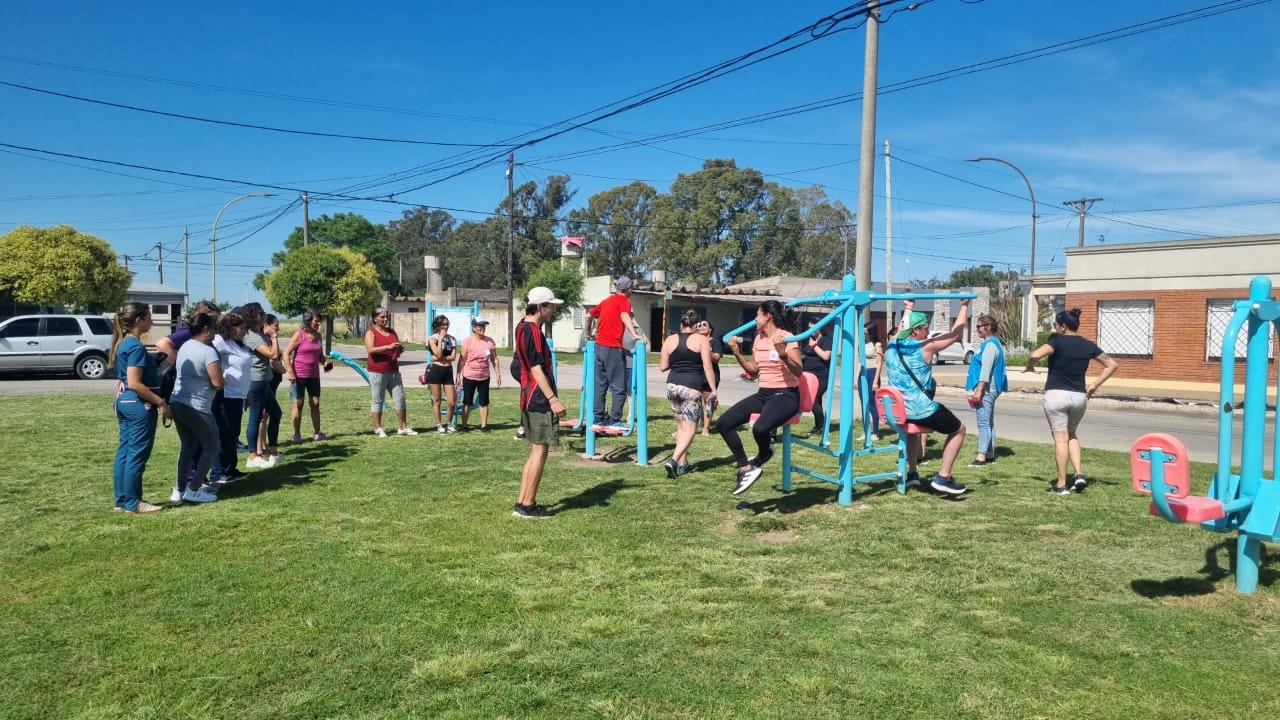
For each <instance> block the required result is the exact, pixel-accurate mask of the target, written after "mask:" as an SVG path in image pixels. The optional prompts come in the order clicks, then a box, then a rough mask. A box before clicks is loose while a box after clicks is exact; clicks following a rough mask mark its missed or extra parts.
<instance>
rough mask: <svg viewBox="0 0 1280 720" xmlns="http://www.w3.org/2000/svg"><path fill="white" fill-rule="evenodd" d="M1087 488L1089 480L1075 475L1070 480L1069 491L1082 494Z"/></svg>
mask: <svg viewBox="0 0 1280 720" xmlns="http://www.w3.org/2000/svg"><path fill="white" fill-rule="evenodd" d="M1087 487H1089V478H1087V477H1085V476H1083V475H1076V476H1075V477H1073V478H1071V489H1073V490H1075V491H1076V492H1084V489H1085V488H1087Z"/></svg>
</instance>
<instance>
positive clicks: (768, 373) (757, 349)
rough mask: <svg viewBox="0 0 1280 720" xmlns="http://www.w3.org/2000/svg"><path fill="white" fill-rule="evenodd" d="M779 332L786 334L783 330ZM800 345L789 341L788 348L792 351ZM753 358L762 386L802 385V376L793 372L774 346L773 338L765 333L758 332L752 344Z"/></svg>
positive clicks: (772, 387) (792, 386)
mask: <svg viewBox="0 0 1280 720" xmlns="http://www.w3.org/2000/svg"><path fill="white" fill-rule="evenodd" d="M777 332H779V333H782V335H783V336H784V337H785V336H786V333H784V332H782V331H781V330H779V331H777ZM799 347H800V346H799V345H797V344H796V343H787V345H786V350H787V351H788V352H790V351H791V350H793V349H798V348H799ZM751 358H752V359H753V360H755V361H756V367H757V368H758V369H759V370H760V387H761V388H766V389H774V390H777V389H780V388H794V387H800V378H798V377H796V376H795V375H792V374H791V369H790V368H788V367H787V364H786V362H784V361H783V358H782V356H781V355H779V354H778V349H777V348H776V347H774V346H773V339H772V338H770V337H768V336H767V335H765V334H764V333H758V334H756V341H755V342H754V343H753V344H752V345H751Z"/></svg>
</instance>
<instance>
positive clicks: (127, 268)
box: [123, 255, 129, 272]
mask: <svg viewBox="0 0 1280 720" xmlns="http://www.w3.org/2000/svg"><path fill="white" fill-rule="evenodd" d="M123 257H124V271H125V272H129V256H128V255H124V256H123Z"/></svg>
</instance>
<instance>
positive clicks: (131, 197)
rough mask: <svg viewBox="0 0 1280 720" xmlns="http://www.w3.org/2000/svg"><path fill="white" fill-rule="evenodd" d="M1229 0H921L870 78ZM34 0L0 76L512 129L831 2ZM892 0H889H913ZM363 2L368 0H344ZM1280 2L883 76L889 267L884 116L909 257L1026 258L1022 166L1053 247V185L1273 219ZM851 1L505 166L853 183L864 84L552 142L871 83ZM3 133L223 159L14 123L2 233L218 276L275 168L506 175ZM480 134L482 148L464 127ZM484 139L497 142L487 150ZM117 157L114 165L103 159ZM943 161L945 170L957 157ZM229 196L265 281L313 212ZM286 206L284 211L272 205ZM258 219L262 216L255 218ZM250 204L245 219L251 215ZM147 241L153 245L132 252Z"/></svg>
mask: <svg viewBox="0 0 1280 720" xmlns="http://www.w3.org/2000/svg"><path fill="white" fill-rule="evenodd" d="M1214 4H1220V5H1221V6H1222V7H1223V8H1224V9H1225V8H1227V7H1232V6H1233V5H1236V4H1239V5H1243V4H1246V3H1221V2H1217V3H1215V2H1214V0H1126V1H1125V2H1115V0H1078V1H1077V2H1071V3H1068V2H1062V1H1061V0H985V1H983V2H966V1H964V0H932V1H929V2H924V3H919V7H918V8H917V9H915V10H910V11H908V10H905V9H904V10H903V11H901V12H897V13H896V14H894V15H893V16H892V17H891V19H890V20H889V22H888V23H886V24H885V25H884V26H883V27H882V28H881V40H880V49H881V55H880V84H881V86H882V87H884V86H887V85H889V84H892V83H898V82H902V81H908V80H912V79H915V78H921V77H925V76H929V75H931V74H933V73H938V72H941V71H945V70H951V69H954V68H961V67H966V66H970V65H973V64H976V63H983V62H986V61H990V60H994V59H997V58H1002V57H1006V56H1010V55H1014V54H1016V53H1023V52H1025V51H1029V50H1034V49H1037V48H1042V47H1046V46H1050V45H1054V44H1055V43H1060V42H1064V41H1069V40H1074V39H1077V38H1083V37H1086V36H1091V35H1095V34H1097V33H1102V32H1105V31H1110V30H1114V29H1117V28H1123V27H1126V26H1131V25H1135V24H1137V23H1142V22H1146V21H1150V20H1154V19H1157V18H1162V17H1165V16H1170V15H1175V14H1177V13H1181V12H1185V11H1190V10H1194V9H1197V8H1201V7H1206V6H1209V5H1214ZM430 5H433V4H429V3H389V4H383V5H379V4H371V5H369V6H362V5H360V6H353V5H351V4H349V3H341V4H339V3H334V2H325V1H323V0H320V1H317V2H311V3H305V4H303V3H223V4H219V5H218V6H213V5H201V6H189V5H186V4H181V3H180V4H173V3H153V2H137V3H127V4H123V5H122V4H117V3H87V2H44V3H34V2H24V1H22V0H13V1H11V2H7V3H4V4H3V6H0V39H2V40H3V43H2V44H0V48H2V49H0V82H7V83H16V84H21V85H27V86H30V87H35V88H40V89H42V90H48V91H54V92H59V93H64V94H71V95H77V96H81V97H85V98H91V99H95V100H102V101H107V102H112V103H118V104H126V105H134V106H138V107H144V108H149V109H154V110H162V111H165V112H169V113H176V114H183V115H193V116H200V117H206V118H212V119H218V120H227V121H234V122H241V123H250V124H260V125H270V126H277V127H284V128H292V129H298V130H307V131H314V132H325V133H339V134H353V135H362V136H370V137H385V138H395V139H410V140H420V141H435V142H451V143H472V144H500V143H502V142H503V141H505V140H506V139H507V138H509V137H511V136H513V135H518V134H520V133H525V132H528V131H531V130H533V129H535V128H537V127H540V126H543V125H547V124H551V123H555V122H558V121H561V120H564V119H566V118H570V117H572V116H575V115H578V114H579V113H584V112H587V111H590V110H592V109H594V108H597V107H600V106H604V105H606V104H608V103H611V102H613V101H616V100H619V99H621V98H623V97H626V96H629V95H632V94H633V93H637V92H640V91H644V90H646V89H649V88H651V87H654V86H657V85H660V84H662V83H665V82H667V81H670V80H673V79H675V78H678V77H681V76H683V75H685V74H687V73H689V72H692V71H695V70H699V69H701V68H704V67H707V66H710V65H713V64H715V63H719V62H721V61H724V60H727V59H729V58H732V57H735V56H737V55H740V54H742V53H744V52H747V51H750V50H754V49H756V48H758V47H761V46H764V45H767V44H769V43H771V42H773V41H774V40H777V39H779V38H781V37H783V36H785V35H787V34H788V33H790V32H791V31H793V30H797V29H800V28H803V27H805V26H807V25H809V24H810V23H813V22H814V21H816V20H818V19H819V18H821V17H823V16H825V15H827V14H829V13H832V12H835V11H837V10H839V9H841V8H842V7H844V5H842V4H839V3H820V2H798V3H776V2H758V1H756V0H737V1H736V2H728V1H727V0H704V1H702V2H692V3H691V2H670V1H669V0H653V1H651V2H649V3H646V4H643V5H641V4H634V5H622V4H615V3H586V2H583V3H571V2H555V1H548V2H542V3H447V4H444V3H442V4H439V5H440V6H441V7H430ZM905 7H906V5H905V3H904V4H901V5H898V6H895V8H894V9H896V8H905ZM353 8H356V9H355V10H354V11H353ZM1277 30H1280V7H1278V6H1277V4H1276V3H1273V2H1264V3H1261V4H1258V5H1256V6H1253V7H1245V8H1243V9H1239V10H1237V11H1234V12H1227V13H1224V14H1220V15H1217V16H1215V17H1209V18H1207V19H1202V20H1197V21H1194V22H1188V23H1185V24H1181V25H1177V26H1175V27H1169V28H1165V29H1157V30H1153V31H1150V32H1144V33H1141V34H1136V35H1133V36H1131V37H1127V38H1123V39H1118V40H1115V41H1112V42H1102V43H1098V44H1095V45H1092V46H1088V47H1083V48H1079V49H1074V50H1070V51H1067V52H1063V53H1060V54H1056V55H1052V56H1049V57H1044V58H1040V59H1035V60H1031V61H1028V62H1024V63H1020V64H1013V65H1009V66H1006V67H1001V68H997V69H992V70H989V71H985V72H978V73H973V74H968V75H964V76H960V77H955V78H950V79H945V80H943V81H941V82H936V83H933V84H926V85H921V86H918V87H913V88H908V89H905V90H902V91H900V92H895V93H890V94H884V95H882V96H881V97H880V100H879V120H878V129H877V136H878V138H879V140H878V141H877V155H878V157H877V160H876V186H877V189H876V194H877V199H876V204H875V217H874V246H875V248H876V250H875V253H874V258H873V260H872V262H873V268H874V269H873V277H874V278H875V279H876V280H880V279H883V277H884V255H883V247H884V243H885V231H886V223H885V207H886V201H885V199H884V197H883V195H884V182H885V173H884V160H883V157H882V156H880V153H882V152H883V143H884V140H886V139H887V140H890V141H891V142H892V145H893V153H892V154H893V158H894V163H893V169H892V195H893V227H892V232H893V248H894V278H895V280H903V279H906V278H907V277H911V278H917V279H918V278H928V277H931V276H935V275H937V276H943V277H945V276H946V275H947V274H949V273H950V272H951V271H952V270H954V269H958V268H961V267H965V266H969V265H973V264H976V263H980V262H990V263H993V264H996V265H998V266H1001V267H1003V266H1010V267H1013V268H1015V269H1016V268H1022V269H1025V268H1026V267H1027V265H1028V263H1029V257H1030V248H1029V236H1030V203H1029V201H1028V200H1027V199H1026V186H1025V185H1024V184H1023V182H1022V180H1021V179H1020V178H1019V177H1018V176H1017V175H1016V173H1014V172H1013V171H1012V170H1010V169H1008V168H1006V167H1004V166H1002V165H999V164H997V163H978V164H972V163H965V162H964V160H965V159H966V158H969V157H973V156H979V155H988V156H997V157H1001V158H1004V159H1006V160H1009V161H1011V162H1014V163H1015V164H1017V165H1018V166H1019V167H1021V169H1022V170H1023V171H1024V172H1026V174H1027V175H1028V176H1029V178H1030V180H1031V183H1032V185H1033V187H1034V189H1035V192H1036V196H1037V200H1038V201H1039V203H1040V211H1039V214H1040V221H1039V228H1038V250H1037V255H1036V257H1037V259H1036V269H1037V271H1038V272H1051V271H1061V270H1063V269H1064V267H1065V257H1064V255H1063V248H1065V247H1068V246H1072V245H1074V244H1075V243H1076V242H1077V238H1078V226H1077V225H1076V221H1075V213H1074V211H1071V210H1068V209H1067V208H1064V207H1063V205H1062V203H1063V201H1065V200H1072V199H1076V198H1081V197H1100V198H1104V200H1103V201H1102V202H1099V203H1097V204H1096V205H1095V206H1094V207H1093V209H1092V210H1091V211H1090V215H1089V219H1088V221H1087V223H1086V226H1085V227H1086V232H1085V237H1086V242H1087V243H1096V242H1099V241H1100V237H1101V238H1105V242H1108V243H1113V242H1135V241H1148V240H1165V239H1177V238H1185V237H1192V236H1217V235H1246V234H1254V233H1266V232H1276V231H1280V199H1278V198H1280V191H1278V190H1277V189H1276V185H1275V181H1276V178H1280V124H1277V123H1276V122H1275V118H1276V117H1277V116H1280V80H1277V78H1280V72H1278V70H1280V44H1278V43H1276V42H1275V34H1276V31H1277ZM863 43H864V31H863V30H862V29H861V28H853V29H850V30H848V31H844V32H835V33H831V34H829V35H827V36H824V37H822V38H821V39H819V40H817V41H816V42H813V43H810V44H808V45H806V46H805V47H803V48H800V49H798V50H795V51H794V52H791V53H788V54H785V55H782V56H780V57H777V58H773V59H771V60H767V61H764V62H761V63H760V64H757V65H754V66H751V67H748V68H745V69H743V70H741V71H739V72H735V73H733V74H730V75H728V76H726V77H723V78H720V79H717V80H714V81H712V82H709V83H706V84H703V85H701V86H698V87H695V88H692V89H690V90H687V91H684V92H681V93H678V94H675V95H672V96H671V97H668V98H664V99H661V100H658V101H657V102H654V103H651V104H649V105H646V106H644V107H641V108H638V109H636V110H633V111H629V112H626V113H624V114H620V115H618V116H616V117H612V118H609V119H606V120H603V121H601V122H600V123H598V124H596V125H593V126H592V127H591V129H580V130H575V131H573V132H569V133H566V134H564V135H561V136H560V137H557V138H555V139H552V140H549V141H546V142H544V143H540V144H538V145H536V146H534V147H528V148H523V149H521V150H519V152H518V153H517V161H518V162H519V163H520V165H519V166H518V167H517V169H516V179H517V180H518V181H521V182H523V181H527V180H540V179H542V178H544V177H546V176H547V175H549V174H553V173H568V174H570V175H571V176H572V177H573V185H574V187H575V188H576V189H577V190H578V195H577V198H576V200H575V204H585V203H586V201H587V199H588V198H589V197H590V196H591V195H592V194H594V193H596V192H599V191H601V190H604V189H607V188H610V187H613V186H615V185H619V184H624V183H626V182H628V181H629V180H631V179H641V180H645V181H647V182H650V183H651V184H653V185H655V186H656V187H657V188H658V189H659V190H660V191H665V190H666V189H667V188H668V186H669V184H670V183H671V181H672V180H674V179H675V178H676V176H677V175H678V174H679V173H682V172H683V173H687V172H692V171H695V170H697V169H698V168H699V167H700V166H701V162H702V159H704V158H712V157H732V158H735V159H736V160H737V162H738V164H739V166H749V167H754V168H757V169H759V170H761V171H762V172H764V173H766V174H768V175H769V176H770V177H771V179H773V180H776V181H778V182H782V183H784V184H788V185H794V186H803V185H810V184H821V185H824V186H826V188H827V191H828V193H829V195H830V196H831V197H832V198H833V199H837V200H841V201H843V202H844V203H845V204H846V205H848V206H849V207H850V208H853V209H856V208H857V182H858V181H857V177H858V170H857V158H858V140H859V126H860V117H861V104H860V103H859V102H847V103H843V104H839V105H835V106H833V107H830V108H827V109H823V110H818V111H814V112H808V113H804V114H799V115H793V116H791V117H786V118H782V119H777V120H771V121H767V122H759V123H754V124H750V125H745V126H741V127H733V128H728V129H723V130H717V131H714V132H709V133H702V134H698V135H693V136H690V137H684V138H681V139H677V140H671V141H667V142H662V143H656V144H649V145H634V146H631V147H628V148H626V149H621V150H615V151H611V152H605V153H597V154H591V155H586V156H580V157H564V156H565V155H568V154H572V153H578V152H581V151H585V150H591V149H595V148H599V147H602V146H606V145H612V144H615V143H619V142H622V141H625V140H635V139H640V138H644V137H647V136H653V135H662V134H666V133H673V132H678V131H683V130H689V129H693V128H699V127H702V126H705V125H709V124H713V123H721V122H724V121H730V120H736V119H739V118H745V117H748V116H753V115H756V114H758V113H762V112H767V111H772V110H777V109H781V108H786V107H791V106H795V105H800V104H803V103H809V102H813V101H817V100H823V99H827V98H834V97H838V96H844V95H848V94H850V93H856V92H859V91H860V90H861V88H862V59H863V52H864V48H863ZM0 143H5V144H8V145H16V146H22V147H27V148H34V149H39V150H46V151H54V152H59V153H66V154H71V155H80V156H85V157H92V158H99V159H105V160H111V161H115V162H120V163H129V164H134V165H144V166H150V167H154V168H161V169H168V170H176V171H182V172H187V173H193V174H197V175H206V176H211V177H218V178H224V179H225V180H226V181H218V180H206V179H196V178H190V177H182V176H178V175H170V174H163V173H157V172H152V171H148V170H140V169H130V168H126V167H119V166H109V165H100V164H95V163H92V162H88V161H85V160H77V159H69V158H65V157H54V156H49V155H41V154H39V153H35V152H29V151H25V150H13V149H12V148H7V147H0V233H3V232H7V231H8V230H11V229H12V228H13V227H16V226H17V225H20V224H33V225H37V226H48V225H54V224H59V223H68V224H71V225H74V226H75V227H76V228H78V229H79V230H81V231H84V232H88V233H92V234H94V235H97V236H99V237H102V238H104V239H106V240H107V241H108V242H110V243H111V245H112V246H113V247H114V248H115V250H116V251H117V252H118V253H121V254H128V255H130V256H133V257H134V258H137V259H135V260H133V261H132V262H131V263H130V268H131V269H132V270H135V271H136V273H137V279H138V281H142V282H155V281H156V280H157V279H158V278H157V274H156V268H155V261H154V258H155V256H156V250H155V246H156V244H157V243H160V244H161V245H163V246H164V249H165V280H166V284H168V285H172V286H175V287H179V288H181V287H182V284H183V266H182V231H183V226H189V227H190V229H191V241H190V247H191V257H190V263H191V264H190V275H189V277H190V286H189V290H190V293H191V295H192V296H193V297H204V296H207V295H208V294H209V291H210V284H211V278H210V275H211V273H210V262H209V252H208V251H209V231H210V226H211V225H212V223H213V219H214V216H215V215H216V214H217V212H218V209H219V208H220V207H222V205H223V204H224V203H226V202H227V201H228V200H230V199H232V198H234V197H236V196H238V195H240V194H243V193H250V192H259V191H271V190H268V189H265V188H264V187H263V186H264V185H279V186H284V187H289V188H304V189H308V190H310V191H311V192H312V193H315V194H321V195H322V194H323V193H325V192H331V193H332V192H341V193H342V194H347V195H352V196H355V197H373V196H376V195H385V194H386V193H388V192H392V191H395V192H396V193H397V195H396V196H395V198H396V199H397V200H400V201H406V202H411V203H415V204H424V205H429V206H435V207H447V208H453V209H460V210H475V211H479V213H476V214H472V213H467V212H455V213H454V215H455V216H456V217H457V218H459V219H460V220H466V219H479V218H482V217H484V215H483V214H480V213H483V212H487V211H492V210H493V209H494V207H495V206H496V205H498V204H499V203H500V202H501V201H502V199H503V198H504V196H505V192H506V181H505V177H504V168H503V162H502V161H501V160H496V161H495V162H493V163H491V164H489V165H487V166H485V167H482V168H479V169H477V170H474V171H471V172H469V173H466V174H464V175H462V176H460V177H457V178H454V179H450V180H447V181H443V182H438V183H437V184H433V185H431V186H430V187H426V188H423V189H420V190H413V191H409V188H412V187H414V186H417V185H421V184H423V183H426V182H429V181H433V180H439V179H440V178H441V177H442V176H443V173H434V174H427V175H421V176H413V177H407V176H395V179H394V181H393V182H391V183H390V184H386V185H381V186H378V187H377V188H375V189H359V190H350V189H349V188H352V187H353V186H356V185H357V184H358V183H363V182H367V181H379V180H385V179H387V177H388V176H391V175H393V174H395V173H405V172H407V171H410V170H412V169H414V168H418V167H421V166H424V165H428V164H432V163H438V162H439V161H441V160H442V159H443V158H446V157H448V156H452V155H454V154H456V153H459V152H464V151H466V150H465V149H463V148H457V147H433V146H428V145H422V144H399V143H398V144H391V143H377V142H369V141H357V140H347V139H336V138H320V137H306V136H298V135H285V134H279V133H271V132H264V131H259V130H251V129H244V128H237V127H226V126H217V125H211V124H206V123H198V122H191V121H188V120H181V119H175V118H169V117H159V116H155V115H149V114H144V113H139V112H134V111H126V110H121V109H117V108H111V107H104V106H100V105H94V104H90V103H86V102H81V101H74V100H68V99H65V98H60V97H55V96H50V95H46V94H41V93H37V92H33V91H30V90H22V89H16V88H12V87H9V86H3V85H0ZM470 152H479V151H470ZM483 153H484V155H481V156H480V157H488V156H496V155H500V154H502V153H503V150H502V148H500V147H499V148H496V149H495V148H489V149H487V150H483ZM104 171H105V172H104ZM948 176H950V177H948ZM274 192H278V193H279V195H278V196H277V197H274V198H251V199H247V200H244V201H242V202H239V203H237V204H235V205H234V206H232V207H231V208H230V209H229V210H228V211H227V212H226V214H225V215H224V216H223V217H222V220H221V223H220V225H219V228H218V236H219V239H218V246H219V253H218V295H219V298H220V299H225V300H230V301H232V302H243V301H245V300H249V299H258V297H257V293H256V291H254V290H253V289H252V287H251V286H250V281H251V279H252V277H253V275H254V274H255V273H256V272H257V271H259V270H261V269H264V268H266V267H268V266H269V262H270V256H271V253H272V252H274V251H276V250H279V249H280V248H281V245H282V243H283V240H284V238H285V237H286V236H287V235H288V233H289V232H290V231H291V230H292V229H293V228H294V227H295V226H297V225H300V224H301V210H300V209H296V208H295V209H288V210H287V211H286V209H287V207H288V204H289V203H290V202H291V201H293V200H294V199H295V197H296V194H294V193H291V192H288V191H283V190H276V191H274ZM402 209H403V207H400V206H397V205H394V204H390V203H386V202H377V201H369V200H350V199H328V200H326V199H323V198H322V197H319V198H315V199H313V202H312V205H311V213H312V216H313V217H315V216H318V215H320V214H322V213H334V212H358V213H361V214H363V215H365V216H366V217H368V218H370V219H371V220H374V221H376V222H386V221H387V220H390V219H393V218H396V217H398V216H399V213H400V211H401V210H402ZM282 211H284V214H283V215H280V217H279V219H277V220H276V221H275V222H274V223H273V224H270V225H267V226H266V227H262V226H263V225H264V224H265V223H266V222H267V221H268V220H269V219H270V218H272V217H274V216H276V215H277V214H279V213H281V212H282ZM259 228H261V229H259ZM253 230H257V233H256V234H254V235H252V236H251V237H246V236H247V234H248V233H249V232H250V231H253ZM144 257H145V258H150V259H142V258H144Z"/></svg>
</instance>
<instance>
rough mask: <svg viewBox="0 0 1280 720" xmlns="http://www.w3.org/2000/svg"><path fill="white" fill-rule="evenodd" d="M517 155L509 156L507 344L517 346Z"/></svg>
mask: <svg viewBox="0 0 1280 720" xmlns="http://www.w3.org/2000/svg"><path fill="white" fill-rule="evenodd" d="M515 170H516V154H515V153H514V152H512V153H508V154H507V344H508V345H510V346H511V347H513V348H514V347H515V346H516V338H515V332H516V330H515V304H516V296H515V289H514V288H513V287H512V283H511V256H512V254H513V253H514V251H515V242H516V224H515V215H516V210H515V208H516V190H515V183H516V177H515V175H516V172H515Z"/></svg>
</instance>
